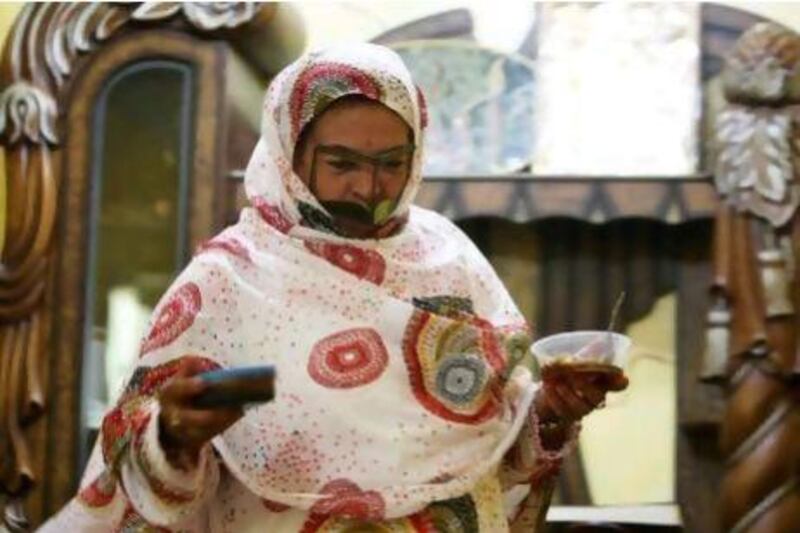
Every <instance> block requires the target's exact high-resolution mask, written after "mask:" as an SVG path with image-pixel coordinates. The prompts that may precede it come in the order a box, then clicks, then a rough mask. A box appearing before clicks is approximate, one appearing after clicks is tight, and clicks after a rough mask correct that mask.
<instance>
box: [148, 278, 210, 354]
mask: <svg viewBox="0 0 800 533" xmlns="http://www.w3.org/2000/svg"><path fill="white" fill-rule="evenodd" d="M202 306H203V301H202V297H201V296H200V287H198V286H197V284H195V283H192V282H189V283H187V284H185V285H182V286H181V287H180V288H179V289H178V290H176V291H175V293H174V294H173V295H172V297H171V298H170V299H169V300H168V301H167V303H166V304H164V306H163V307H162V308H161V311H160V312H159V313H158V317H157V318H156V322H155V324H153V328H152V329H151V330H150V334H149V335H148V336H147V339H145V341H144V343H143V344H142V351H141V354H142V355H144V354H146V353H148V352H152V351H153V350H155V349H157V348H162V347H164V346H166V345H167V344H170V343H171V342H172V341H174V340H175V339H177V338H178V337H180V335H181V334H182V333H183V332H184V331H186V330H187V329H189V328H190V327H191V326H192V324H193V323H194V318H195V317H196V316H197V313H199V312H200V309H201V308H202Z"/></svg>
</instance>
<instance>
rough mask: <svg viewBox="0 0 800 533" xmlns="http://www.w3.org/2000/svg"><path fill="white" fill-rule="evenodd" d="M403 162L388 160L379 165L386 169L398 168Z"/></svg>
mask: <svg viewBox="0 0 800 533" xmlns="http://www.w3.org/2000/svg"><path fill="white" fill-rule="evenodd" d="M404 164H405V163H404V162H403V161H395V160H389V161H384V162H383V163H381V166H382V167H383V168H385V169H387V170H399V169H400V168H402V167H403V165H404Z"/></svg>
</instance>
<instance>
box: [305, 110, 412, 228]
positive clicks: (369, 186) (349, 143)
mask: <svg viewBox="0 0 800 533" xmlns="http://www.w3.org/2000/svg"><path fill="white" fill-rule="evenodd" d="M308 127H309V128H310V130H308V133H307V134H306V135H305V136H304V137H305V139H304V141H301V142H299V143H298V145H297V147H296V153H295V157H294V171H295V173H296V174H297V175H298V176H299V177H300V179H302V180H303V182H304V183H305V184H306V185H307V186H308V187H309V189H310V190H311V192H312V193H313V194H314V195H315V196H316V197H317V200H319V202H320V204H321V205H323V206H324V207H325V208H326V209H327V210H328V211H329V212H330V213H331V215H332V216H333V218H334V222H336V224H337V225H338V227H339V228H340V229H341V230H342V231H343V232H344V233H346V234H347V235H348V236H350V237H355V238H370V237H373V236H374V235H375V234H376V231H377V230H378V228H379V227H380V226H381V225H382V224H383V223H384V222H385V219H384V217H385V216H386V215H388V214H389V213H390V212H391V211H392V210H393V208H394V203H395V202H396V201H397V200H398V199H399V198H400V195H401V194H402V192H403V190H404V189H405V186H406V183H407V181H408V177H409V175H410V172H411V161H412V157H413V145H412V144H411V130H410V128H409V127H408V125H407V124H406V123H405V121H403V119H401V118H400V117H399V116H398V115H397V114H395V113H394V111H392V110H390V109H389V108H388V107H386V106H384V105H382V104H380V103H377V102H373V101H370V100H362V99H344V100H341V101H339V102H336V103H334V104H332V105H331V107H329V108H328V109H327V110H325V112H324V113H322V115H320V116H319V117H318V118H316V119H315V120H314V121H313V122H312V123H311V124H310V125H309V126H308Z"/></svg>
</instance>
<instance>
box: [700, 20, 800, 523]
mask: <svg viewBox="0 0 800 533" xmlns="http://www.w3.org/2000/svg"><path fill="white" fill-rule="evenodd" d="M723 84H724V88H725V97H726V100H727V105H726V107H725V108H724V109H723V110H722V111H721V113H720V114H719V115H718V117H717V128H716V133H717V142H718V147H717V153H718V156H717V161H716V163H717V165H716V173H715V178H716V182H717V190H718V192H719V194H720V196H721V197H722V199H723V201H722V203H721V205H720V208H719V212H718V215H717V218H716V243H715V247H714V255H715V257H714V280H713V287H712V297H713V300H714V304H713V308H712V309H711V311H710V313H709V318H708V324H709V327H708V342H707V351H706V361H705V366H704V368H705V377H706V378H716V379H722V380H723V381H725V382H726V383H727V385H728V388H729V395H728V401H727V409H726V413H725V416H724V420H723V424H722V429H721V446H722V451H723V453H724V454H725V456H726V458H727V462H726V464H725V470H726V471H725V475H724V479H723V483H722V487H721V511H722V516H721V519H722V526H723V528H724V530H725V531H735V532H737V533H744V532H748V533H755V532H767V531H769V532H789V531H796V530H797V525H798V524H800V470H798V469H797V465H798V464H800V447H799V446H798V445H797V443H798V442H800V405H798V400H799V399H800V381H798V380H797V377H798V375H800V350H799V349H798V348H799V347H800V344H798V340H800V339H799V337H798V331H799V330H798V326H800V323H799V322H798V317H799V316H800V315H798V306H800V275H798V269H797V268H796V265H797V261H798V259H800V257H798V251H799V250H800V215H798V204H799V203H800V180H799V179H798V178H799V177H800V176H798V174H799V173H800V165H798V163H799V162H800V161H799V160H798V156H799V155H800V151H799V150H798V148H799V147H800V136H798V133H797V132H798V118H800V115H799V114H798V111H797V110H798V108H797V104H798V103H800V36H798V35H797V34H795V33H793V32H791V31H789V30H787V29H786V28H784V27H782V26H779V25H777V24H770V23H762V24H757V25H756V26H754V27H752V28H751V29H750V30H748V31H747V32H746V33H745V34H744V35H742V37H741V38H740V39H739V41H738V42H737V44H736V47H735V48H734V50H733V53H732V54H731V55H730V57H729V58H728V60H727V62H726V66H725V69H724V71H723Z"/></svg>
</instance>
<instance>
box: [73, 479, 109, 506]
mask: <svg viewBox="0 0 800 533" xmlns="http://www.w3.org/2000/svg"><path fill="white" fill-rule="evenodd" d="M116 492H117V483H116V480H115V479H114V476H112V475H110V474H109V473H108V472H103V473H102V474H100V476H99V477H98V478H97V479H95V480H94V481H93V482H92V483H91V484H90V485H89V486H87V487H85V488H84V489H83V490H81V491H80V493H78V498H79V499H80V500H81V501H82V502H83V503H84V504H86V505H87V506H89V507H105V506H106V505H108V504H109V503H111V500H113V499H114V494H115V493H116Z"/></svg>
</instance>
